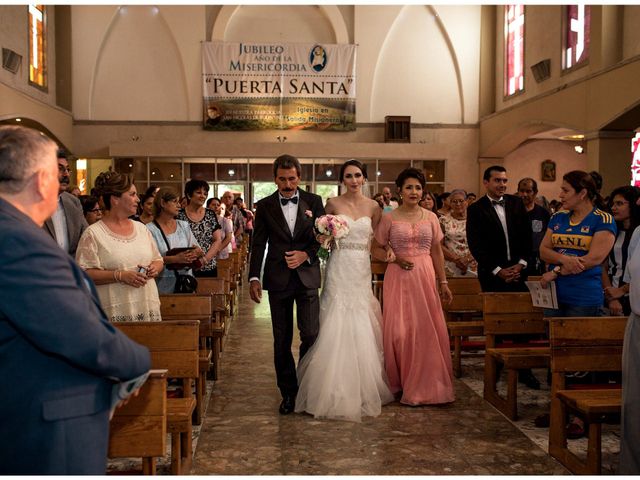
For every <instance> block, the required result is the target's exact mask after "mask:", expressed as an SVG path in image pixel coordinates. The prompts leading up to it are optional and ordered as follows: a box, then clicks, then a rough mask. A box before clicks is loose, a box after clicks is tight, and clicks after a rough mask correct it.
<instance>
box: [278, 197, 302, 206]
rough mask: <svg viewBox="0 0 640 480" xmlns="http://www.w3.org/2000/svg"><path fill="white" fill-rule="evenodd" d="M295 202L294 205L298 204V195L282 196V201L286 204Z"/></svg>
mask: <svg viewBox="0 0 640 480" xmlns="http://www.w3.org/2000/svg"><path fill="white" fill-rule="evenodd" d="M289 202H291V203H293V204H294V205H297V204H298V197H291V198H284V197H280V203H281V204H282V205H283V206H284V205H286V204H287V203H289Z"/></svg>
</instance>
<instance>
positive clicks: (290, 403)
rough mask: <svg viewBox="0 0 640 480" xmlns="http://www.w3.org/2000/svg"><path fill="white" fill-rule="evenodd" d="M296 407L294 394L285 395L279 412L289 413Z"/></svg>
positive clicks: (282, 413)
mask: <svg viewBox="0 0 640 480" xmlns="http://www.w3.org/2000/svg"><path fill="white" fill-rule="evenodd" d="M295 408H296V397H295V396H293V395H285V396H284V397H282V403H280V408H279V410H278V411H279V412H280V415H288V414H290V413H292V412H293V411H294V410H295Z"/></svg>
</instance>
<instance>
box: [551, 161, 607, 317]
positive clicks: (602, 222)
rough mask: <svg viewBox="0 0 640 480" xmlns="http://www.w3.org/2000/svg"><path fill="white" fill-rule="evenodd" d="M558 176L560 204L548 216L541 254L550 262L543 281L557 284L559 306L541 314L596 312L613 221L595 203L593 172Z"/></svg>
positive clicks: (595, 191)
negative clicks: (559, 178) (560, 185)
mask: <svg viewBox="0 0 640 480" xmlns="http://www.w3.org/2000/svg"><path fill="white" fill-rule="evenodd" d="M562 180H563V181H562V187H561V189H560V201H561V202H562V208H561V210H559V211H558V212H557V213H555V214H554V215H553V217H551V220H550V221H549V225H548V228H547V233H546V234H545V236H544V239H543V240H542V243H541V244H540V258H541V259H542V260H543V261H544V262H545V263H546V264H547V265H548V271H547V272H546V273H545V274H544V275H543V276H542V282H543V284H544V283H546V282H550V281H555V282H556V291H557V294H558V307H559V308H558V309H547V310H545V315H546V316H554V317H580V316H597V315H600V311H601V307H602V305H603V303H604V295H603V289H602V266H601V265H602V262H603V261H604V260H605V259H606V258H607V255H608V254H609V252H610V251H611V247H613V243H614V241H615V238H616V223H615V221H614V218H613V216H612V215H611V214H610V213H607V212H604V211H602V210H600V209H598V208H595V207H594V203H595V201H596V200H597V199H598V198H599V194H598V192H597V190H596V184H595V182H594V181H593V178H592V177H591V175H589V174H588V173H587V172H583V171H580V170H574V171H572V172H569V173H567V174H566V175H565V176H564V177H562Z"/></svg>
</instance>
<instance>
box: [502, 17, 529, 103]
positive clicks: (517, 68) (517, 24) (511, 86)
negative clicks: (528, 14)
mask: <svg viewBox="0 0 640 480" xmlns="http://www.w3.org/2000/svg"><path fill="white" fill-rule="evenodd" d="M504 34H505V46H506V49H505V50H506V55H505V66H506V68H505V94H506V95H513V94H514V93H517V92H519V91H521V90H523V89H524V5H505V6H504Z"/></svg>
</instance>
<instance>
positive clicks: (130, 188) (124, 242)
mask: <svg viewBox="0 0 640 480" xmlns="http://www.w3.org/2000/svg"><path fill="white" fill-rule="evenodd" d="M95 189H96V192H97V193H98V194H99V195H100V199H101V202H102V204H103V205H104V209H105V213H104V217H103V218H102V220H101V221H100V222H96V223H94V224H93V225H90V226H89V227H88V228H87V229H86V230H85V231H84V233H83V234H82V237H80V241H79V243H78V251H77V253H76V261H77V262H78V265H80V267H82V268H83V269H84V270H86V272H87V275H89V276H90V277H91V279H92V280H93V281H94V282H95V284H96V290H97V291H98V296H99V297H100V302H101V303H102V307H103V308H104V310H105V312H106V314H107V316H108V317H109V319H110V320H111V321H112V322H123V321H129V322H130V321H152V320H160V299H159V297H158V289H157V287H156V282H154V281H153V279H154V278H155V277H157V276H158V273H160V272H161V271H162V268H163V265H162V257H161V256H160V252H158V248H157V247H156V242H154V240H153V237H152V236H151V233H149V230H147V228H146V227H145V226H144V225H143V224H142V223H140V222H134V221H133V220H131V219H130V217H131V215H133V214H134V213H135V212H136V209H137V207H138V202H139V200H138V195H137V193H136V187H135V185H133V183H131V181H130V179H129V178H128V177H127V176H126V175H123V174H120V173H117V172H103V173H101V174H100V175H98V178H96V182H95Z"/></svg>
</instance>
